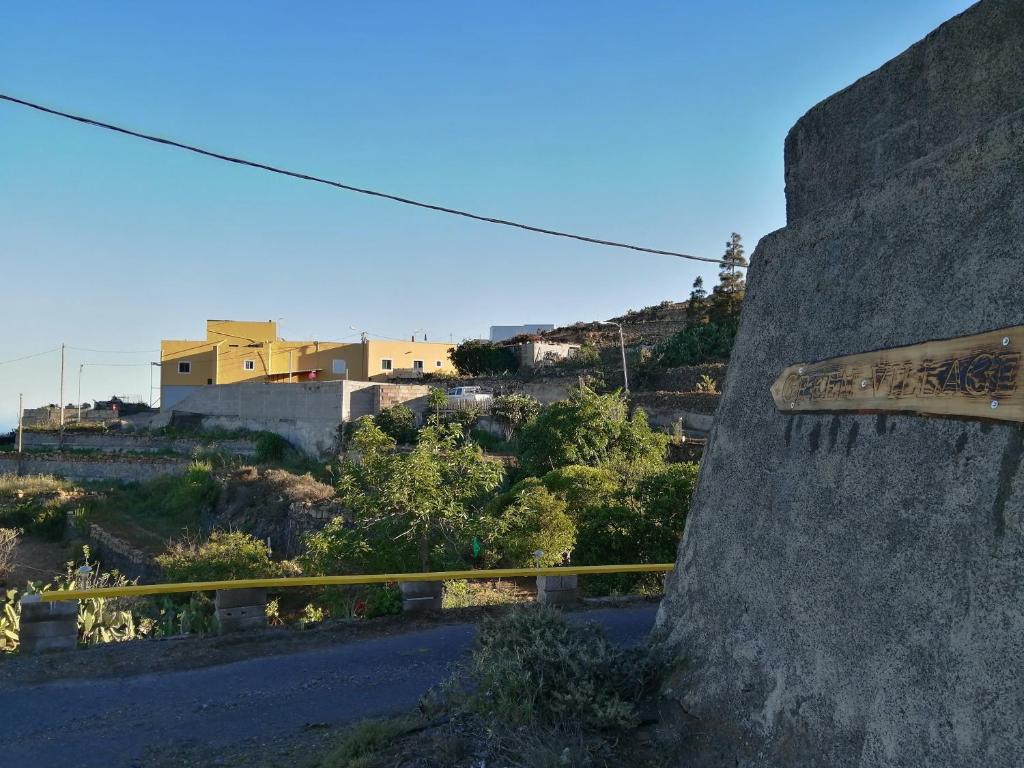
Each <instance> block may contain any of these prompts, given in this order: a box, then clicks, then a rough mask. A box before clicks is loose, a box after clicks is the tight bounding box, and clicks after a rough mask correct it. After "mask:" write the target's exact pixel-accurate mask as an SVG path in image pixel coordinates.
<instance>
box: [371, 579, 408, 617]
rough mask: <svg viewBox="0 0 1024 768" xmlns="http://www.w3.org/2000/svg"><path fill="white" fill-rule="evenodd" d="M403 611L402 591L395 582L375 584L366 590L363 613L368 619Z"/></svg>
mask: <svg viewBox="0 0 1024 768" xmlns="http://www.w3.org/2000/svg"><path fill="white" fill-rule="evenodd" d="M401 612H402V592H401V590H400V589H399V588H398V586H397V585H394V584H374V585H372V586H370V587H369V588H368V589H367V590H366V598H365V599H364V601H363V615H364V616H365V617H366V618H368V619H373V618H376V617H378V616H392V615H394V614H398V613H401Z"/></svg>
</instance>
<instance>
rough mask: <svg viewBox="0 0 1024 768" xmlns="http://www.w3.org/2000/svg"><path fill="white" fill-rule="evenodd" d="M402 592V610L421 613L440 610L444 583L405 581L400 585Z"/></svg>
mask: <svg viewBox="0 0 1024 768" xmlns="http://www.w3.org/2000/svg"><path fill="white" fill-rule="evenodd" d="M398 588H399V590H401V592H402V611H403V612H404V613H420V612H422V611H440V610H441V601H442V598H443V596H444V583H443V582H440V581H405V582H402V583H401V584H399V585H398Z"/></svg>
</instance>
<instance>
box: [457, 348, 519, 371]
mask: <svg viewBox="0 0 1024 768" xmlns="http://www.w3.org/2000/svg"><path fill="white" fill-rule="evenodd" d="M448 356H449V358H451V361H452V363H453V364H454V365H455V367H456V368H457V369H458V371H459V373H461V374H462V375H463V376H484V375H494V374H499V373H513V372H515V371H516V370H518V369H519V358H518V357H516V354H515V352H513V351H512V349H511V348H510V347H503V346H499V345H498V344H495V343H493V342H490V341H484V340H482V339H474V340H472V341H464V342H462V343H461V344H459V345H458V346H457V347H455V349H453V350H451V351H450V352H449V353H448Z"/></svg>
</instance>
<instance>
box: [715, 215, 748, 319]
mask: <svg viewBox="0 0 1024 768" xmlns="http://www.w3.org/2000/svg"><path fill="white" fill-rule="evenodd" d="M746 266H747V260H746V258H744V256H743V238H742V237H740V236H739V235H738V234H737V233H735V232H733V233H732V236H731V237H730V238H729V240H728V242H726V244H725V253H724V254H723V256H722V265H721V269H720V270H719V272H718V285H716V286H715V290H714V291H713V292H712V294H711V300H710V306H709V307H708V316H709V317H710V319H711V322H713V323H718V324H722V323H728V322H736V321H738V320H739V316H740V309H741V307H742V305H743V298H744V296H745V295H746V288H747V284H746V279H745V278H744V275H743V272H742V270H743V269H745V268H746Z"/></svg>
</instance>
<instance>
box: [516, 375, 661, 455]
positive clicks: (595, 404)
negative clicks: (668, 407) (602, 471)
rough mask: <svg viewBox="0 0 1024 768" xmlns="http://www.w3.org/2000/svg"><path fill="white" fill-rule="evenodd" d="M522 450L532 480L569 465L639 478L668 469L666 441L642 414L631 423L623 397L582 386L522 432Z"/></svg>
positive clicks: (637, 414) (618, 394) (520, 440)
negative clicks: (607, 468) (609, 468)
mask: <svg viewBox="0 0 1024 768" xmlns="http://www.w3.org/2000/svg"><path fill="white" fill-rule="evenodd" d="M519 446H520V451H521V456H520V458H521V464H522V467H523V469H524V470H525V471H526V472H528V473H529V474H533V475H543V474H545V473H547V472H550V471H551V470H553V469H558V468H560V467H565V466H569V465H571V464H583V465H586V466H592V467H595V466H601V465H607V464H617V465H619V466H621V467H623V468H624V469H625V470H628V471H630V472H640V471H643V470H646V469H649V468H651V467H654V466H658V465H661V464H663V463H664V458H665V453H666V451H667V448H668V436H666V435H662V434H660V433H657V432H655V431H653V430H652V429H651V428H650V425H649V424H648V423H647V417H646V415H645V414H644V413H643V411H639V410H638V411H636V412H635V413H634V414H633V417H632V418H629V417H628V407H627V404H626V400H625V398H624V397H623V396H622V395H621V394H620V393H612V394H608V395H599V394H597V393H596V392H594V390H592V389H590V388H589V387H586V386H581V387H578V388H575V389H573V390H570V392H569V397H568V399H566V400H561V401H559V402H557V403H552V404H551V405H549V406H547V407H546V408H544V409H543V410H542V411H541V412H540V415H539V416H537V417H536V418H535V419H533V420H532V421H530V422H529V423H528V424H527V425H526V426H525V427H523V430H522V432H521V433H520V435H519Z"/></svg>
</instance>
